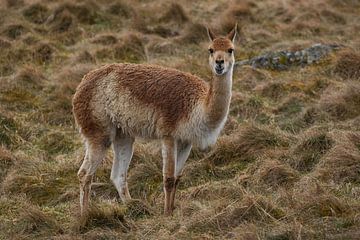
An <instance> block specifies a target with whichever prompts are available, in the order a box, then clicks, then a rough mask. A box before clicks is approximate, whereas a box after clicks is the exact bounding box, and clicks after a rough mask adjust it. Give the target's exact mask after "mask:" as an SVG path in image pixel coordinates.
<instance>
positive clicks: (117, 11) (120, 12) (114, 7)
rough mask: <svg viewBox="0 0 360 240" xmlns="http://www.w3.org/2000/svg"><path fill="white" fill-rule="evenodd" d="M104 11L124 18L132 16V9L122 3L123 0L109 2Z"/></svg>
mask: <svg viewBox="0 0 360 240" xmlns="http://www.w3.org/2000/svg"><path fill="white" fill-rule="evenodd" d="M106 12H108V13H110V14H112V15H116V16H121V17H124V18H131V17H133V16H134V9H133V8H132V7H131V6H129V5H127V4H125V3H123V2H116V3H113V4H111V5H110V6H109V7H108V8H107V9H106Z"/></svg>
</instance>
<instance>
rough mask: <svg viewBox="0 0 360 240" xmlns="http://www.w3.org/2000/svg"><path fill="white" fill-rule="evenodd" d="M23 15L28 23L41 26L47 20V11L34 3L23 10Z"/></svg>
mask: <svg viewBox="0 0 360 240" xmlns="http://www.w3.org/2000/svg"><path fill="white" fill-rule="evenodd" d="M23 15H24V17H25V18H26V19H27V20H28V21H30V22H33V23H36V24H41V23H44V22H45V21H46V19H47V18H48V16H49V9H48V8H47V7H46V6H44V5H42V4H40V3H34V4H31V5H30V6H28V7H27V8H25V9H24V11H23Z"/></svg>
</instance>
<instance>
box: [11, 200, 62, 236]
mask: <svg viewBox="0 0 360 240" xmlns="http://www.w3.org/2000/svg"><path fill="white" fill-rule="evenodd" d="M16 228H18V233H20V234H24V235H25V234H34V233H35V234H36V235H38V236H41V235H43V236H48V235H49V234H50V235H53V236H54V235H57V234H61V233H63V229H62V228H61V226H60V224H59V223H58V222H57V221H56V220H54V218H53V217H51V216H49V215H47V214H45V213H44V212H42V211H41V210H40V209H39V208H37V207H35V206H33V205H30V206H28V207H26V208H24V209H23V210H22V214H21V215H20V217H19V220H18V222H17V223H16Z"/></svg>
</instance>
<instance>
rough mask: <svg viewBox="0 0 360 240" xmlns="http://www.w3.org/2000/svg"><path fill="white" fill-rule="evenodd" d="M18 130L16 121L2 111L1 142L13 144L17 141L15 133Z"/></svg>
mask: <svg viewBox="0 0 360 240" xmlns="http://www.w3.org/2000/svg"><path fill="white" fill-rule="evenodd" d="M16 130H17V126H16V123H15V121H14V120H13V119H12V118H11V117H10V116H6V115H3V114H2V113H1V112H0V144H1V145H5V146H11V145H12V144H14V143H15V139H16V138H15V137H14V133H15V131H16Z"/></svg>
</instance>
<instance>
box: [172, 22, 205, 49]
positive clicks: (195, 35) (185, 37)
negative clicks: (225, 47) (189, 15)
mask: <svg viewBox="0 0 360 240" xmlns="http://www.w3.org/2000/svg"><path fill="white" fill-rule="evenodd" d="M206 34H207V33H206V27H205V26H204V25H203V24H201V23H189V24H188V25H187V26H186V28H185V30H184V33H183V34H182V35H181V36H180V37H179V38H178V41H179V42H180V43H185V44H189V43H193V44H199V43H200V42H202V41H205V40H207V39H208V37H207V35H206Z"/></svg>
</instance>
